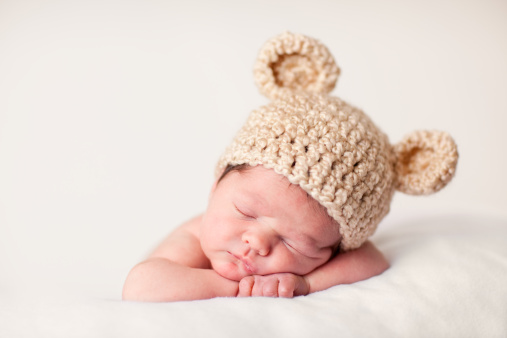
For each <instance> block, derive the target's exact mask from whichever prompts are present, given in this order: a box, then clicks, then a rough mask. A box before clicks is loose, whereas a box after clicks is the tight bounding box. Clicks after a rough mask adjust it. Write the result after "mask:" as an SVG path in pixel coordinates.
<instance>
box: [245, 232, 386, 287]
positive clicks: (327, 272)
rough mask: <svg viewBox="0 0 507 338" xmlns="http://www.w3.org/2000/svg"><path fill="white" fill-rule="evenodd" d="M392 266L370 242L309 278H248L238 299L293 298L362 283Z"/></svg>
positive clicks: (328, 263)
mask: <svg viewBox="0 0 507 338" xmlns="http://www.w3.org/2000/svg"><path fill="white" fill-rule="evenodd" d="M388 267H389V263H388V262H387V260H386V259H385V258H384V256H383V255H382V253H381V252H380V251H378V250H377V248H376V247H375V246H374V245H373V244H372V243H371V242H366V243H364V244H363V245H362V246H361V247H360V248H358V249H356V250H352V251H349V252H345V253H342V254H339V255H337V256H335V257H333V258H332V259H331V260H329V261H328V262H327V263H325V264H324V265H321V266H320V267H318V268H317V269H315V270H313V271H312V272H310V273H309V274H307V275H306V276H298V275H295V274H292V273H275V274H272V275H266V276H247V277H245V278H243V279H242V280H241V281H240V284H239V294H238V295H239V296H242V297H248V296H267V297H293V296H299V295H307V294H309V293H312V292H317V291H321V290H326V289H328V288H330V287H332V286H335V285H338V284H351V283H354V282H359V281H362V280H365V279H368V278H370V277H373V276H376V275H379V274H381V273H382V272H384V271H385V270H386V269H387V268H388Z"/></svg>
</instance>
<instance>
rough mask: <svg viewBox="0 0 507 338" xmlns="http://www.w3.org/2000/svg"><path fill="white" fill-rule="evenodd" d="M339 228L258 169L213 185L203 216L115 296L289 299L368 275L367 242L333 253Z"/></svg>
mask: <svg viewBox="0 0 507 338" xmlns="http://www.w3.org/2000/svg"><path fill="white" fill-rule="evenodd" d="M339 244H340V233H339V225H338V224H337V223H336V221H334V220H333V219H332V218H331V217H330V216H328V214H327V212H326V211H325V209H324V208H323V207H322V206H321V205H320V204H318V203H317V201H315V200H314V199H313V198H311V197H310V196H309V195H308V194H307V193H306V192H305V191H303V190H302V189H301V188H300V187H299V186H296V185H293V184H291V183H290V182H289V181H288V180H287V178H285V177H284V176H282V175H279V174H277V173H275V172H274V171H273V170H271V169H266V168H264V167H262V166H256V167H246V168H243V169H241V170H232V171H230V172H229V173H227V174H226V175H225V176H223V177H222V179H220V180H217V182H215V184H214V186H213V188H212V191H211V193H210V197H209V204H208V208H207V210H206V211H205V213H204V214H203V215H201V216H198V217H196V218H194V219H192V220H190V221H188V222H187V223H185V224H183V225H181V226H180V227H179V228H177V229H176V230H175V231H174V232H172V233H171V234H170V235H169V236H168V237H167V238H166V239H165V240H164V241H163V242H162V243H161V244H160V245H159V247H158V248H157V249H155V251H154V252H153V253H152V254H151V255H150V256H149V257H148V259H147V260H145V261H144V262H141V263H140V264H138V265H136V266H135V267H134V268H133V269H132V270H131V271H130V273H129V275H128V277H127V280H126V281H125V285H124V288H123V299H125V300H135V301H151V302H168V301H180V300H194V299H207V298H213V297H236V296H239V297H248V296H268V297H294V296H300V295H307V294H309V293H312V292H316V291H321V290H325V289H327V288H330V287H332V286H334V285H338V284H350V283H354V282H357V281H361V280H365V279H368V278H370V277H373V276H376V275H378V274H380V273H382V272H383V271H385V270H386V269H387V268H388V267H389V264H388V262H387V261H386V259H385V258H384V256H383V255H382V254H381V253H380V251H378V250H377V249H376V248H375V246H374V245H373V244H372V243H371V242H366V243H365V244H363V245H362V246H361V247H360V248H358V249H356V250H352V251H348V252H343V253H339V254H336V252H337V251H338V247H339Z"/></svg>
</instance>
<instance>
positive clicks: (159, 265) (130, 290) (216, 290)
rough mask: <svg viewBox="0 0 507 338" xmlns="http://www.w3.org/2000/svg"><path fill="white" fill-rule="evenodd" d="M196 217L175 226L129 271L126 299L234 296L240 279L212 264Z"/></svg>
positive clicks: (126, 282) (124, 288)
mask: <svg viewBox="0 0 507 338" xmlns="http://www.w3.org/2000/svg"><path fill="white" fill-rule="evenodd" d="M199 222H200V217H197V218H195V219H193V220H191V221H189V222H187V223H185V224H183V225H182V226H180V227H179V228H178V229H176V230H175V231H174V232H173V233H171V234H170V235H169V237H167V238H166V239H165V240H164V241H163V242H162V244H161V245H160V246H159V247H158V248H157V249H156V250H155V251H154V252H153V253H152V254H151V255H150V256H149V258H148V259H147V260H145V261H144V262H141V263H139V264H138V265H136V266H135V267H134V268H133V269H132V270H131V271H130V273H129V275H128V277H127V280H126V281H125V285H124V287H123V299H124V300H135V301H150V302H168V301H178V300H192V299H206V298H213V297H225V296H229V297H235V296H236V294H237V293H238V282H235V281H231V280H229V279H226V278H224V277H222V276H220V275H219V274H217V273H216V272H215V271H214V270H212V269H211V268H210V266H209V261H208V259H207V258H206V256H205V255H204V253H203V252H202V250H201V246H200V242H199V237H198V227H199Z"/></svg>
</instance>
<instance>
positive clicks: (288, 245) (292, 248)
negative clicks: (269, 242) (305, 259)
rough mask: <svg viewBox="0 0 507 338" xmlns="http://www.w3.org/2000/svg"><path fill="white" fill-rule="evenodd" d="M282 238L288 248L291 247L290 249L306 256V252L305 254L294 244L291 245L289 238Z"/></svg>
mask: <svg viewBox="0 0 507 338" xmlns="http://www.w3.org/2000/svg"><path fill="white" fill-rule="evenodd" d="M281 240H282V242H283V244H285V246H286V247H287V248H289V250H292V251H295V252H297V253H298V254H300V255H303V256H306V255H305V254H303V253H302V252H301V251H299V250H298V249H296V248H295V247H293V246H292V245H290V243H289V242H287V240H285V239H284V238H282V239H281Z"/></svg>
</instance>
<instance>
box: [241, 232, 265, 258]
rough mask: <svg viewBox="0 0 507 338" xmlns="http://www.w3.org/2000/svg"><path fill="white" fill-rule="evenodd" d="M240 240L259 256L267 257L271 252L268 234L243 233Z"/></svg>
mask: <svg viewBox="0 0 507 338" xmlns="http://www.w3.org/2000/svg"><path fill="white" fill-rule="evenodd" d="M241 240H242V241H243V242H244V243H246V244H248V246H249V247H250V248H251V249H252V250H254V251H255V252H256V253H257V254H259V255H260V256H267V255H269V253H270V252H271V246H272V243H271V242H272V240H271V239H270V237H269V234H263V233H261V232H245V233H244V234H243V236H242V238H241Z"/></svg>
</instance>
